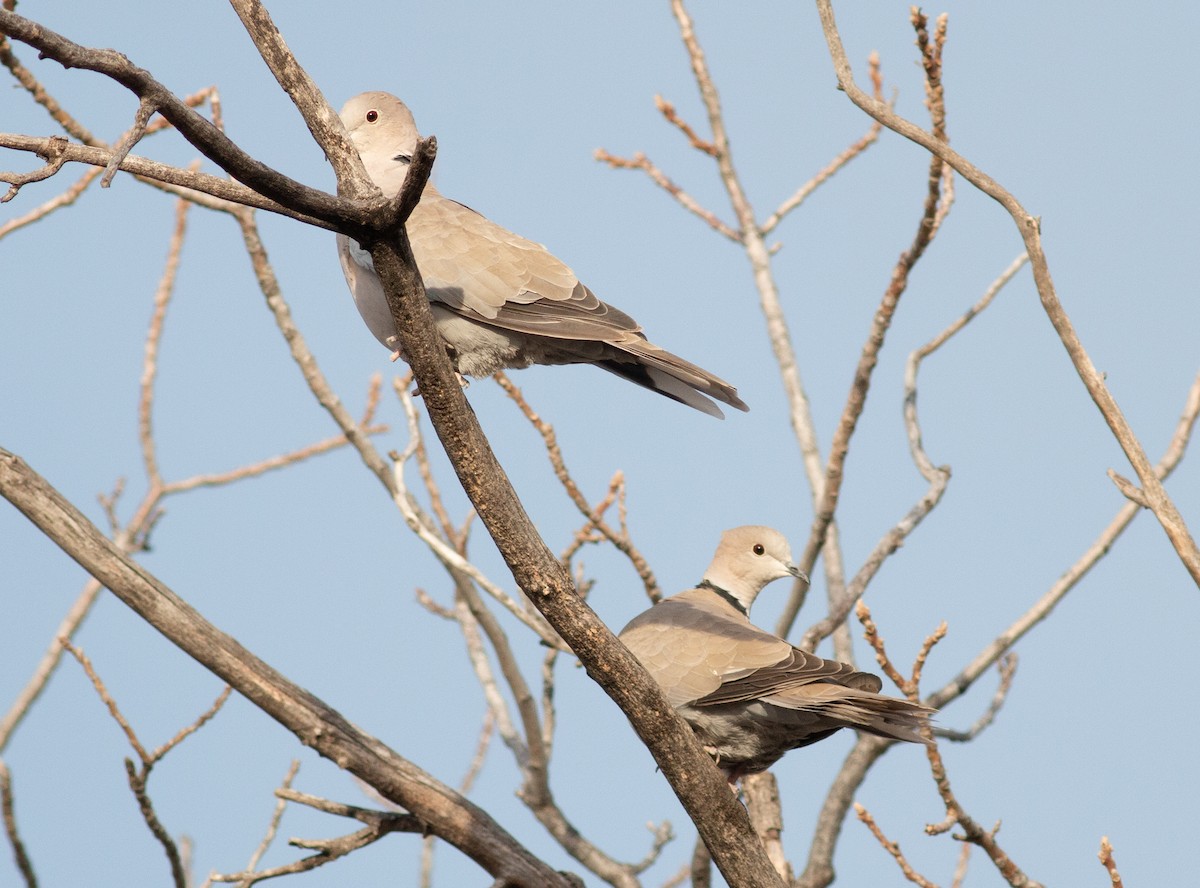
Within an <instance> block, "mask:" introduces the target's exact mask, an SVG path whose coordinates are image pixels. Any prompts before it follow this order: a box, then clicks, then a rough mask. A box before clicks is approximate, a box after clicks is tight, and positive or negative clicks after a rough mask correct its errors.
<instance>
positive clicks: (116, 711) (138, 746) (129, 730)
mask: <svg viewBox="0 0 1200 888" xmlns="http://www.w3.org/2000/svg"><path fill="white" fill-rule="evenodd" d="M59 643H60V644H61V645H62V646H63V647H64V648H66V650H67V651H69V652H70V653H71V656H73V657H74V658H75V659H76V660H78V661H79V665H80V666H82V667H83V671H84V672H85V673H87V677H88V678H89V679H90V680H91V682H92V687H93V688H95V689H96V693H97V694H98V695H99V697H100V699H101V701H102V702H103V703H104V705H105V706H106V707H108V712H109V714H110V715H111V716H112V717H113V721H115V722H116V723H117V725H118V726H119V727H120V728H121V731H122V732H123V733H124V734H125V739H126V740H128V741H129V745H130V746H132V747H133V751H134V752H136V753H137V756H138V759H139V760H140V761H141V762H142V764H146V763H148V762H150V756H149V754H148V753H147V752H146V749H145V747H144V746H142V743H141V741H140V740H138V737H137V734H136V733H135V732H134V730H133V726H132V725H130V724H129V721H128V720H127V719H126V718H125V716H124V715H122V714H121V710H120V707H118V706H117V701H116V700H114V699H113V697H112V695H111V694H109V692H108V688H107V687H106V686H105V684H104V682H103V680H101V678H100V675H99V674H98V673H97V672H96V669H95V667H94V666H92V661H91V660H90V659H89V658H88V656H87V655H86V654H84V652H83V651H81V650H80V649H79V648H77V647H75V645H73V644H71V642H69V641H68V640H67V639H65V638H60V639H59Z"/></svg>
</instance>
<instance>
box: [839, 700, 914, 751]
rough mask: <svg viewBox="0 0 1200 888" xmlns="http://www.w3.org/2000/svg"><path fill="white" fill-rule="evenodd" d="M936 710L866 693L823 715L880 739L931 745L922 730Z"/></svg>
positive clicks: (840, 704) (844, 701) (843, 702)
mask: <svg viewBox="0 0 1200 888" xmlns="http://www.w3.org/2000/svg"><path fill="white" fill-rule="evenodd" d="M933 712H934V710H932V709H930V708H929V707H928V706H922V705H921V704H920V703H913V702H911V701H909V700H901V699H899V698H897V697H884V696H882V695H880V694H864V695H862V696H861V697H860V696H858V695H855V696H853V697H847V698H846V699H845V700H840V701H838V702H836V703H831V704H829V705H828V706H826V707H823V709H822V713H823V714H825V715H829V716H833V717H834V718H837V719H839V720H841V721H843V722H845V723H846V725H847V727H851V728H855V729H857V730H859V731H863V732H865V733H867V734H874V735H875V736H876V737H885V738H887V739H889V740H903V741H905V742H906V743H925V744H930V743H931V741H930V740H927V739H926V738H925V737H924V736H922V735H921V733H920V731H921V729H923V728H925V727H926V726H927V725H928V724H929V717H930V716H931V715H933Z"/></svg>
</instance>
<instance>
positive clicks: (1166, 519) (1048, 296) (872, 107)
mask: <svg viewBox="0 0 1200 888" xmlns="http://www.w3.org/2000/svg"><path fill="white" fill-rule="evenodd" d="M817 10H818V13H819V16H820V19H821V27H822V30H823V31H824V32H825V39H826V43H827V44H828V47H829V53H830V57H831V58H832V60H833V67H834V71H835V73H836V74H837V79H838V83H839V84H840V86H841V88H842V89H843V90H844V91H845V92H846V95H847V96H848V97H849V98H850V100H851V101H852V102H853V103H854V104H855V105H857V106H858V107H859V108H861V109H863V111H865V112H866V113H867V114H869V115H870V116H871V117H873V118H875V119H876V120H878V121H879V122H881V123H882V124H883V125H884V126H886V127H888V129H891V130H894V131H895V132H897V133H899V134H900V135H902V136H904V137H905V138H908V139H911V140H912V141H914V142H916V143H917V144H919V145H921V146H922V147H923V148H925V149H926V150H927V151H929V152H930V153H931V154H932V155H934V156H935V157H937V158H939V159H941V160H942V161H944V162H945V163H947V164H949V165H950V166H952V167H953V168H954V169H955V170H956V171H957V172H958V173H959V175H961V176H962V177H963V178H965V179H966V180H967V181H968V182H970V183H971V184H972V185H974V186H975V187H976V188H978V189H979V190H980V191H982V192H983V193H984V194H986V195H988V196H989V197H991V198H993V199H994V200H995V201H997V202H998V203H999V204H1000V205H1001V206H1003V207H1004V209H1005V210H1006V211H1007V212H1008V213H1009V215H1010V216H1011V217H1012V219H1013V222H1014V223H1015V224H1016V226H1017V230H1018V232H1019V233H1020V236H1021V238H1022V240H1023V241H1024V243H1025V251H1026V252H1027V253H1028V254H1029V260H1030V265H1031V266H1032V268H1033V279H1034V283H1035V284H1036V285H1037V290H1038V295H1039V297H1040V298H1041V301H1042V307H1043V309H1044V310H1045V312H1046V316H1047V318H1048V319H1049V321H1050V323H1051V325H1052V326H1053V327H1054V329H1055V332H1057V334H1058V337H1059V339H1060V340H1061V342H1062V344H1063V347H1064V348H1065V349H1066V351H1067V354H1068V355H1069V356H1070V358H1071V362H1072V364H1074V366H1075V371H1076V373H1077V374H1078V375H1079V378H1080V380H1081V381H1082V382H1083V384H1084V387H1085V388H1086V389H1087V391H1088V394H1089V395H1090V396H1091V398H1092V400H1093V401H1094V402H1095V403H1096V406H1097V407H1098V408H1099V410H1100V413H1101V415H1102V416H1103V417H1104V421H1105V422H1106V423H1107V425H1108V427H1109V429H1110V430H1111V431H1112V434H1113V437H1115V438H1116V440H1117V443H1118V444H1119V445H1120V447H1121V449H1122V451H1124V453H1125V456H1126V458H1127V459H1128V460H1129V463H1130V465H1132V466H1133V469H1134V471H1135V472H1136V473H1137V476H1138V480H1139V481H1140V482H1141V487H1142V490H1143V491H1144V492H1145V495H1146V499H1147V502H1148V503H1149V506H1150V509H1151V510H1152V511H1153V512H1154V515H1155V517H1156V518H1157V519H1158V522H1159V524H1160V525H1162V528H1163V530H1164V531H1165V532H1166V534H1167V538H1168V539H1169V540H1170V541H1171V545H1172V546H1173V547H1174V549H1175V552H1176V554H1177V555H1178V556H1179V559H1180V561H1181V562H1182V563H1183V565H1184V567H1185V568H1186V569H1187V571H1188V573H1190V574H1191V576H1192V579H1193V581H1195V582H1196V583H1197V584H1200V549H1198V548H1197V547H1196V541H1195V540H1194V539H1193V538H1192V534H1191V532H1190V531H1189V530H1188V527H1187V524H1186V522H1185V521H1184V520H1183V516H1181V515H1180V514H1179V510H1178V509H1177V508H1176V507H1175V503H1174V502H1173V501H1172V500H1171V497H1170V496H1169V495H1168V494H1167V492H1166V490H1165V488H1164V487H1163V485H1162V481H1161V480H1160V479H1159V478H1158V476H1157V474H1156V472H1155V470H1154V467H1153V466H1152V465H1151V464H1150V460H1149V458H1148V457H1147V456H1146V453H1145V450H1144V449H1143V448H1142V445H1141V442H1140V441H1139V440H1138V438H1137V436H1136V435H1135V434H1134V432H1133V429H1132V428H1131V427H1130V425H1129V423H1128V421H1127V420H1126V419H1125V416H1124V414H1123V413H1122V412H1121V408H1120V406H1119V405H1118V404H1117V402H1116V399H1115V398H1114V397H1113V396H1112V393H1111V392H1110V391H1109V390H1108V386H1107V385H1106V384H1105V382H1104V377H1103V375H1102V374H1101V373H1100V372H1099V371H1097V370H1096V367H1095V365H1094V364H1093V363H1092V360H1091V357H1090V356H1089V355H1088V353H1087V350H1086V349H1085V348H1084V346H1083V342H1082V341H1081V340H1080V339H1079V336H1078V334H1077V333H1076V332H1075V327H1074V325H1073V324H1072V323H1071V319H1070V318H1069V317H1068V315H1067V313H1066V310H1065V309H1064V308H1063V305H1062V302H1061V301H1060V300H1059V298H1058V294H1057V292H1056V290H1055V287H1054V281H1053V279H1052V278H1051V276H1050V266H1049V264H1048V262H1047V259H1046V254H1045V251H1044V250H1043V248H1042V238H1041V223H1040V220H1039V219H1038V218H1037V217H1035V216H1032V215H1030V214H1029V213H1028V211H1026V209H1025V208H1024V207H1023V206H1022V205H1021V203H1020V202H1019V201H1018V200H1017V199H1016V197H1014V196H1013V195H1012V193H1011V192H1009V191H1007V190H1005V189H1004V188H1003V187H1001V186H1000V184H999V183H998V182H996V181H995V180H994V179H992V178H991V177H990V176H988V175H987V174H985V173H984V172H983V171H982V170H980V169H979V168H978V167H976V166H975V165H974V164H972V163H970V162H969V161H968V160H967V159H966V158H964V157H963V156H962V155H960V154H958V153H957V152H956V151H954V150H953V149H951V148H950V147H949V145H948V144H946V142H945V141H944V140H941V139H938V138H937V136H936V135H934V134H932V133H929V132H926V131H925V130H923V129H921V128H920V127H918V126H916V125H915V124H913V123H911V122H910V121H908V120H905V119H904V118H903V117H901V116H899V115H898V114H896V113H895V112H894V111H892V110H891V109H890V108H888V107H886V106H885V105H883V104H882V103H880V102H878V101H876V100H875V99H873V98H872V97H871V96H869V95H867V94H866V93H865V92H863V90H862V89H861V88H860V87H859V86H858V85H857V84H856V83H855V82H854V75H853V72H852V71H851V69H850V62H849V60H848V59H847V58H846V52H845V49H844V48H843V46H842V41H841V36H840V35H839V33H838V30H837V24H836V22H835V20H834V15H833V5H832V3H831V0H817Z"/></svg>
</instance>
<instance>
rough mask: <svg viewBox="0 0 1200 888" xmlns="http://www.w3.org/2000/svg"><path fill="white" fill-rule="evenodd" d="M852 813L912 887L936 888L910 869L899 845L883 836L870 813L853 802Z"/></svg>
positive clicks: (910, 866)
mask: <svg viewBox="0 0 1200 888" xmlns="http://www.w3.org/2000/svg"><path fill="white" fill-rule="evenodd" d="M854 813H855V814H857V815H858V819H859V820H861V821H862V822H863V823H865V824H866V825H867V829H869V830H870V831H871V835H873V836H875V839H876V841H878V842H879V844H880V845H882V846H883V850H884V851H886V852H887V853H888V854H890V855H892V857H893V858H894V859H895V861H896V865H897V866H899V867H900V872H902V873H903V874H904V878H906V879H908V881H910V882H912V883H913V884H914V885H920V886H921V888H937V885H936V883H934V882H931V881H929V880H928V879H926V878H925V877H924V876H922V875H921V874H920V873H918V872H917V871H916V870H914V869H913V868H912V864H910V863H909V862H908V860H907V858H905V856H904V854H903V853H902V852H901V851H900V843H899V842H893V841H891V840H890V839H889V838H888V837H887V836H885V835H884V834H883V830H882V829H880V827H879V824H877V823H876V822H875V818H874V817H872V816H871V812H870V811H868V810H867V809H866V808H864V807H863V806H862V805H860V804H859V803H858V802H855V803H854Z"/></svg>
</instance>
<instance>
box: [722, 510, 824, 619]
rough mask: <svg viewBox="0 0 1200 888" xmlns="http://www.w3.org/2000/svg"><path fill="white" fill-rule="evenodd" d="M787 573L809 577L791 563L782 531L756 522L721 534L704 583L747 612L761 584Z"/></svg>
mask: <svg viewBox="0 0 1200 888" xmlns="http://www.w3.org/2000/svg"><path fill="white" fill-rule="evenodd" d="M788 576H791V577H801V578H803V579H805V580H807V579H808V577H806V576H804V572H803V571H801V570H800V568H798V567H797V566H796V565H795V564H794V563H793V562H792V550H791V547H790V546H788V541H787V540H786V539H785V538H784V536H783V534H781V533H780V532H779V531H777V530H772V529H771V528H769V527H763V526H761V525H757V524H752V525H747V526H745V527H735V528H734V529H733V530H727V531H725V533H723V534H721V544H720V545H719V546H717V554H716V555H714V556H713V560H712V564H710V565H709V566H708V570H706V571H705V572H704V579H705V580H706V581H707V582H709V583H711V584H712V585H714V586H716V587H717V588H719V589H724V590H725V591H726V592H728V593H729V594H730V595H732V596H733V597H734V598H736V599H737V600H738V601H739V602H741V604H742V606H743V607H744V608H745V609H746V610H747V611H749V610H750V605H752V604H753V603H754V599H755V598H757V597H758V593H759V592H761V591H762V590H763V587H765V586H766V585H767V584H768V583H770V582H773V581H774V580H778V579H782V578H783V577H788Z"/></svg>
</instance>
